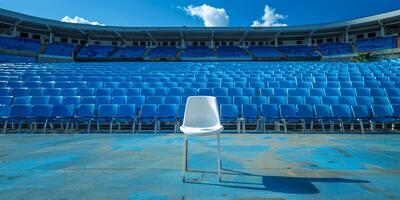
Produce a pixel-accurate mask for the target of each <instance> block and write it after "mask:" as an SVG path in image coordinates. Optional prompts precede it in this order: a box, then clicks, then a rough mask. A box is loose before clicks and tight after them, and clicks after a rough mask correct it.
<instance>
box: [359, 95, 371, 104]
mask: <svg viewBox="0 0 400 200" xmlns="http://www.w3.org/2000/svg"><path fill="white" fill-rule="evenodd" d="M356 103H357V105H359V106H361V105H362V106H368V107H370V106H371V105H372V98H371V97H370V96H357V97H356Z"/></svg>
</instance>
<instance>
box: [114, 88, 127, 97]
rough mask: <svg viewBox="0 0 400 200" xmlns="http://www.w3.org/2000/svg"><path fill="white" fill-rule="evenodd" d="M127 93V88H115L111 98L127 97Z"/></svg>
mask: <svg viewBox="0 0 400 200" xmlns="http://www.w3.org/2000/svg"><path fill="white" fill-rule="evenodd" d="M126 95H127V91H126V89H125V88H114V89H112V90H111V96H126Z"/></svg>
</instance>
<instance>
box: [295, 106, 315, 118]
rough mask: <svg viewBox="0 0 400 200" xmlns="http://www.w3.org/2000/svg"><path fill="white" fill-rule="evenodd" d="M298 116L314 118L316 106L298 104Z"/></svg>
mask: <svg viewBox="0 0 400 200" xmlns="http://www.w3.org/2000/svg"><path fill="white" fill-rule="evenodd" d="M297 112H298V117H299V118H301V119H311V118H314V117H315V116H314V107H313V106H312V105H297Z"/></svg>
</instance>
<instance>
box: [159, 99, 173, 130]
mask: <svg viewBox="0 0 400 200" xmlns="http://www.w3.org/2000/svg"><path fill="white" fill-rule="evenodd" d="M177 117H178V107H177V105H176V104H160V105H158V116H157V120H158V121H157V122H158V127H157V130H158V131H160V130H161V123H173V125H174V133H176V132H177V130H178V119H177Z"/></svg>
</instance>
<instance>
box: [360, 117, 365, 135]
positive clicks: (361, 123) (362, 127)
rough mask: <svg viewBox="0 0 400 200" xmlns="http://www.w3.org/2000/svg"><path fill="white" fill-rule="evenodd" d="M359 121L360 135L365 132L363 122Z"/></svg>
mask: <svg viewBox="0 0 400 200" xmlns="http://www.w3.org/2000/svg"><path fill="white" fill-rule="evenodd" d="M359 121H360V128H361V133H363V134H364V133H365V130H364V122H363V120H362V119H360V120H359Z"/></svg>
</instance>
